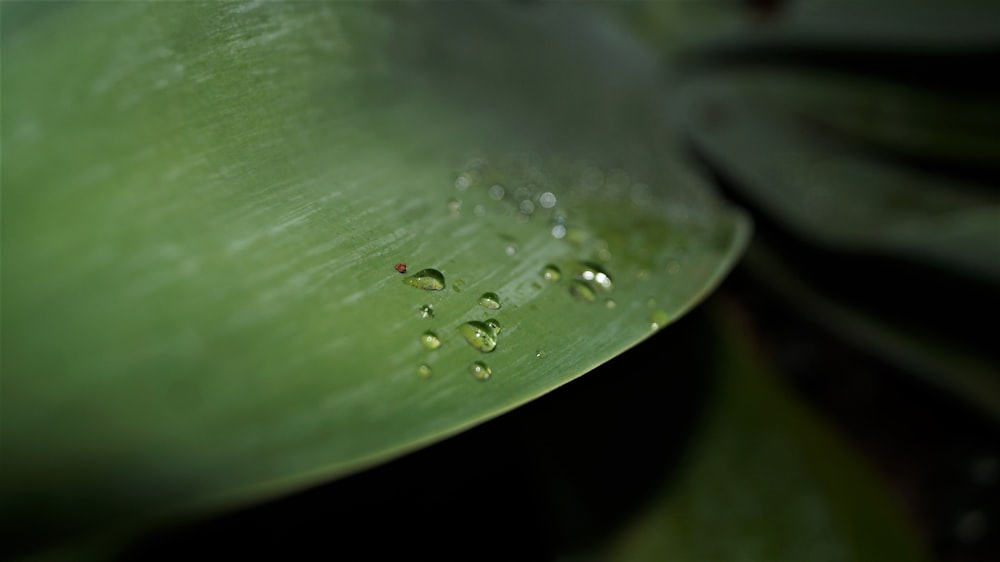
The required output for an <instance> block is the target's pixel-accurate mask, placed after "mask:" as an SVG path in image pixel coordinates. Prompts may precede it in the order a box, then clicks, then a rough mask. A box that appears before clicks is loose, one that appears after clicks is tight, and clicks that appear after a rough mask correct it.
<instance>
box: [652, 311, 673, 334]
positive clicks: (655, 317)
mask: <svg viewBox="0 0 1000 562" xmlns="http://www.w3.org/2000/svg"><path fill="white" fill-rule="evenodd" d="M668 322H670V317H669V316H667V313H666V312H663V311H662V310H654V311H653V312H652V313H651V314H650V315H649V329H650V330H659V329H660V328H662V327H664V326H666V325H667V323H668Z"/></svg>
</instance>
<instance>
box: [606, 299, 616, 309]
mask: <svg viewBox="0 0 1000 562" xmlns="http://www.w3.org/2000/svg"><path fill="white" fill-rule="evenodd" d="M616 306H618V303H616V302H615V299H604V308H608V309H611V308H614V307H616Z"/></svg>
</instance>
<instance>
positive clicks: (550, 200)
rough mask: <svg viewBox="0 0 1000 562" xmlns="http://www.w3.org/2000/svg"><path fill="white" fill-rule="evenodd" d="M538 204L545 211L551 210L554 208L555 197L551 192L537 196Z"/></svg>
mask: <svg viewBox="0 0 1000 562" xmlns="http://www.w3.org/2000/svg"><path fill="white" fill-rule="evenodd" d="M538 204H539V205H541V206H542V207H544V208H546V209H551V208H552V207H555V206H556V196H555V194H553V193H552V192H551V191H546V192H545V193H543V194H541V195H539V196H538Z"/></svg>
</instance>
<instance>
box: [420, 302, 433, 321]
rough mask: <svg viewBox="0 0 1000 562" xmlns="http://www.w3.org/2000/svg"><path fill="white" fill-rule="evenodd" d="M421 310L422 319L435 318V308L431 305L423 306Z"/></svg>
mask: <svg viewBox="0 0 1000 562" xmlns="http://www.w3.org/2000/svg"><path fill="white" fill-rule="evenodd" d="M419 310H420V317H421V318H434V307H433V306H431V305H429V304H425V305H424V306H421V307H420V309H419Z"/></svg>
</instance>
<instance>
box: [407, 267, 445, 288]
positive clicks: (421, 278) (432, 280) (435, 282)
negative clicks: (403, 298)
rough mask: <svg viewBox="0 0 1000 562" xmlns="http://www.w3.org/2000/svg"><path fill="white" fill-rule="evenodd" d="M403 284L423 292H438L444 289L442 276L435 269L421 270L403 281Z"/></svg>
mask: <svg viewBox="0 0 1000 562" xmlns="http://www.w3.org/2000/svg"><path fill="white" fill-rule="evenodd" d="M403 283H406V284H407V285H409V286H411V287H416V288H417V289H423V290H425V291H440V290H441V289H444V275H443V274H442V273H441V272H440V271H438V270H436V269H421V270H420V271H418V272H416V273H414V274H413V275H411V276H409V277H407V278H406V279H403Z"/></svg>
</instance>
